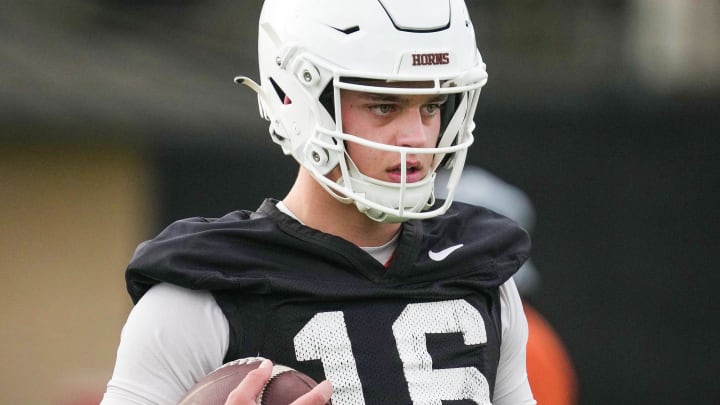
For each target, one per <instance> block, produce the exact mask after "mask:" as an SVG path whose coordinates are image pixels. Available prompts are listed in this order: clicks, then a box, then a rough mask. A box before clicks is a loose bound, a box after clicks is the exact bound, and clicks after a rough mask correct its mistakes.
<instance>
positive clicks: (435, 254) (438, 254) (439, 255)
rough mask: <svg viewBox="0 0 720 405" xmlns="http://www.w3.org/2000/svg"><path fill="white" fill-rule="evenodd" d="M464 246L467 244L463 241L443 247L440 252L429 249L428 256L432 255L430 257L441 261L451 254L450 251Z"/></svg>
mask: <svg viewBox="0 0 720 405" xmlns="http://www.w3.org/2000/svg"><path fill="white" fill-rule="evenodd" d="M463 246H465V244H463V243H461V244H459V245H455V246H450V247H449V248H447V249H443V250H441V251H439V252H433V251H432V250H429V251H428V256H430V259H432V260H435V261H436V262H441V261H443V260H445V259H446V258H447V257H448V256H450V253H452V252H454V251H456V250H458V249H460V248H461V247H463Z"/></svg>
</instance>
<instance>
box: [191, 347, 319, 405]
mask: <svg viewBox="0 0 720 405" xmlns="http://www.w3.org/2000/svg"><path fill="white" fill-rule="evenodd" d="M263 360H264V358H262V357H250V358H245V359H238V360H234V361H231V362H229V363H226V364H224V365H222V366H220V367H219V368H217V369H216V370H215V371H212V372H211V373H210V374H208V375H206V376H205V377H203V378H202V379H201V380H200V381H198V382H197V383H196V384H195V385H194V386H193V387H192V388H190V390H189V391H188V392H187V394H185V396H184V397H183V399H181V400H180V402H179V403H178V405H223V404H224V403H225V400H226V399H227V397H228V395H230V392H231V391H232V390H234V389H235V388H236V387H237V386H238V384H240V382H241V381H242V380H243V378H245V376H246V375H247V374H248V373H249V372H250V371H252V370H255V369H256V368H258V366H260V363H262V361H263ZM316 385H317V382H315V381H314V380H313V379H312V378H310V377H308V376H307V375H305V374H303V373H301V372H299V371H297V370H295V369H292V368H290V367H286V366H283V365H279V364H274V365H273V370H272V373H271V376H270V379H269V380H268V382H267V383H266V384H265V387H264V388H263V391H262V393H261V394H260V395H259V396H258V398H257V403H258V404H259V405H288V404H290V403H291V402H292V401H294V400H296V399H297V398H298V397H300V396H301V395H303V394H305V393H307V392H309V391H310V390H311V389H312V388H313V387H314V386H316Z"/></svg>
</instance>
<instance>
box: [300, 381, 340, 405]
mask: <svg viewBox="0 0 720 405" xmlns="http://www.w3.org/2000/svg"><path fill="white" fill-rule="evenodd" d="M330 397H332V385H331V384H330V381H328V380H325V381H323V382H321V383H320V384H318V385H316V386H315V388H313V389H312V391H310V392H308V393H307V394H305V395H303V396H301V397H300V398H298V399H296V400H295V401H293V403H292V404H290V405H325V404H327V403H328V402H330Z"/></svg>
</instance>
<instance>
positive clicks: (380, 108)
mask: <svg viewBox="0 0 720 405" xmlns="http://www.w3.org/2000/svg"><path fill="white" fill-rule="evenodd" d="M368 108H370V110H371V111H372V112H373V113H375V114H377V115H383V116H384V115H388V114H390V113H392V112H393V111H394V110H395V106H394V105H393V104H374V105H371V106H369V107H368Z"/></svg>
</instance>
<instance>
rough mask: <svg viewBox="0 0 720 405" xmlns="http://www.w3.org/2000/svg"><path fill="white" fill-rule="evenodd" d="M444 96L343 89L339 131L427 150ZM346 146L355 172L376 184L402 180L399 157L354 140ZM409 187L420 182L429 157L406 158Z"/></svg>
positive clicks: (437, 127)
mask: <svg viewBox="0 0 720 405" xmlns="http://www.w3.org/2000/svg"><path fill="white" fill-rule="evenodd" d="M446 98H447V97H446V96H443V95H397V94H379V93H365V92H358V91H351V90H343V92H342V95H341V100H340V101H341V111H342V122H343V131H344V132H345V133H348V134H351V135H355V136H358V137H361V138H364V139H367V140H370V141H373V142H378V143H383V144H387V145H393V146H404V147H414V148H432V147H435V146H436V145H437V141H438V136H439V133H440V110H441V106H442V104H443V103H444V102H445V100H446ZM345 148H346V150H347V152H348V155H349V156H350V158H351V159H352V160H353V162H355V165H356V166H357V167H358V169H359V170H360V172H362V173H363V174H365V175H366V176H370V177H373V178H375V179H378V180H382V181H388V182H394V183H399V182H400V181H401V164H402V162H401V158H402V157H401V155H400V153H398V152H391V151H382V150H378V149H374V148H371V147H367V146H362V145H358V144H356V143H354V142H346V145H345ZM405 160H406V162H407V179H406V181H407V182H408V183H412V182H416V181H419V180H421V179H423V178H424V177H425V176H426V175H427V174H428V173H429V172H430V170H431V166H432V161H433V155H432V154H408V155H406V157H405Z"/></svg>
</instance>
